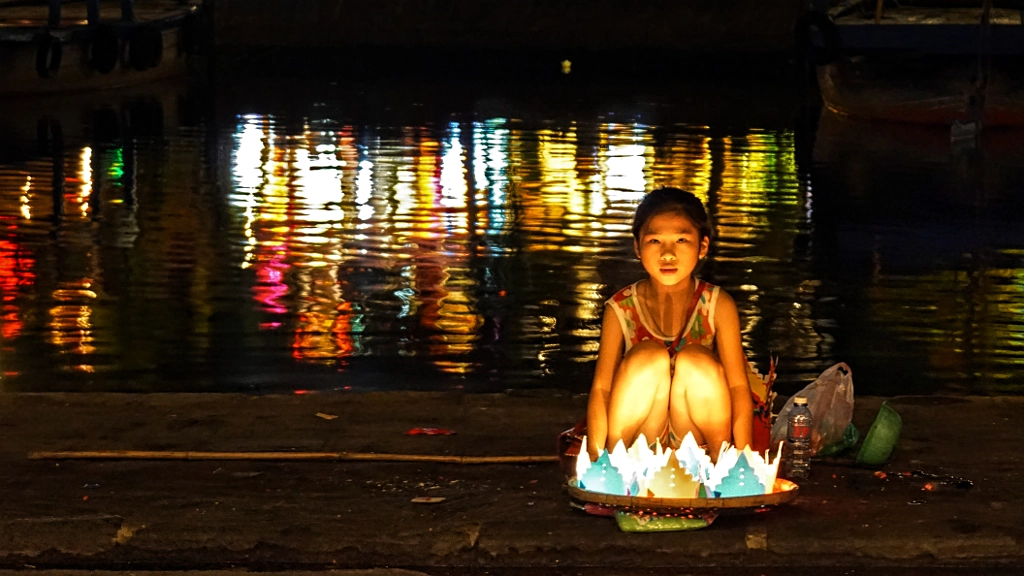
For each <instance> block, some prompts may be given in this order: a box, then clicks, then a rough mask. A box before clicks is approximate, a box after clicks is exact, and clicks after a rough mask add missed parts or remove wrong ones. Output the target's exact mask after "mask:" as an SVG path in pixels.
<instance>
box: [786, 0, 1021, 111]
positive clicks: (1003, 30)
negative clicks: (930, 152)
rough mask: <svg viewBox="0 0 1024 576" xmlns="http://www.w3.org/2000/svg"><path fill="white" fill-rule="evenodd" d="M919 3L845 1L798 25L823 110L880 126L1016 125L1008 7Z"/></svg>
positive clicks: (1015, 48) (1017, 28) (1017, 64)
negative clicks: (814, 70)
mask: <svg viewBox="0 0 1024 576" xmlns="http://www.w3.org/2000/svg"><path fill="white" fill-rule="evenodd" d="M923 4H925V2H916V3H914V5H910V2H904V3H903V4H902V5H900V6H898V7H892V6H888V5H887V4H884V3H883V2H875V0H859V1H858V0H848V1H846V2H842V3H840V4H838V5H835V6H832V7H831V8H829V9H828V12H827V15H826V13H825V12H818V13H814V14H811V13H809V15H808V16H809V17H807V18H805V19H804V20H802V23H803V29H802V30H801V29H799V28H798V33H801V34H802V36H803V37H804V38H805V42H806V44H807V46H808V48H809V54H810V55H811V57H812V59H813V60H816V62H815V63H816V64H818V66H817V77H818V85H819V87H820V91H821V97H822V100H823V103H824V105H825V106H826V107H827V108H829V109H830V110H832V111H834V112H837V113H840V114H844V115H848V116H854V117H861V118H872V119H878V120H887V121H898V122H910V123H920V124H945V125H951V124H954V123H966V122H979V123H981V124H984V125H986V126H995V125H1024V81H1022V80H1024V74H1022V72H1024V58H1022V56H1024V22H1022V17H1021V11H1020V10H1019V9H1018V7H1013V6H1010V4H1017V3H1014V2H1010V3H1003V5H997V6H993V5H991V3H987V4H989V5H988V6H979V3H978V2H973V3H972V4H973V6H968V5H965V4H967V3H965V2H960V3H957V2H953V1H952V0H945V1H934V2H928V3H927V4H928V5H923ZM997 4H999V3H997Z"/></svg>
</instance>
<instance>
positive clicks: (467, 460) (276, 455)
mask: <svg viewBox="0 0 1024 576" xmlns="http://www.w3.org/2000/svg"><path fill="white" fill-rule="evenodd" d="M28 458H29V460H250V461H253V460H257V461H274V460H288V461H324V460H326V461H347V462H436V463H440V464H542V463H546V462H558V456H553V455H551V456H549V455H544V456H437V455H420V454H377V453H367V452H194V451H174V450H98V451H95V450H94V451H89V450H85V451H65V452H45V451H39V452H29V453H28Z"/></svg>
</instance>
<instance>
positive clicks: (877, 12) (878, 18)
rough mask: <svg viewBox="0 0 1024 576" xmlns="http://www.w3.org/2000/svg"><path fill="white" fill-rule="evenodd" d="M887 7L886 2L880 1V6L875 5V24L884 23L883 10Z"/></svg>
mask: <svg viewBox="0 0 1024 576" xmlns="http://www.w3.org/2000/svg"><path fill="white" fill-rule="evenodd" d="M884 6H885V0H878V4H876V5H875V24H881V23H882V8H883V7H884Z"/></svg>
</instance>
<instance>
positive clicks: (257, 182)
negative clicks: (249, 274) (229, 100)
mask: <svg viewBox="0 0 1024 576" xmlns="http://www.w3.org/2000/svg"><path fill="white" fill-rule="evenodd" d="M262 124H263V119H262V117H260V116H253V115H251V116H247V117H246V121H245V124H243V125H242V126H241V128H240V130H239V132H238V134H236V135H235V140H237V142H238V144H237V147H236V148H235V153H234V158H233V160H234V166H233V167H232V175H233V176H234V180H235V192H234V193H233V194H231V195H230V197H229V198H228V202H229V203H231V204H232V205H234V206H238V207H241V208H242V209H243V214H242V215H243V217H244V218H245V222H244V223H243V224H242V233H243V235H245V244H244V245H243V247H242V248H243V250H244V252H245V255H244V256H243V258H242V263H241V267H242V268H248V267H249V266H250V265H251V264H252V259H253V251H254V250H255V248H256V236H255V234H254V233H253V223H254V222H255V221H256V213H255V208H256V192H257V191H258V190H259V189H260V188H261V187H262V186H263V183H264V172H263V153H264V150H265V149H266V146H265V140H264V134H263V128H262Z"/></svg>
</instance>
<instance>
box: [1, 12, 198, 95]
mask: <svg viewBox="0 0 1024 576" xmlns="http://www.w3.org/2000/svg"><path fill="white" fill-rule="evenodd" d="M154 4H155V3H154ZM163 4H165V5H167V6H164V7H163V9H162V10H159V11H155V10H152V9H150V10H149V11H148V12H145V11H140V12H142V16H150V15H151V14H152V13H154V12H155V14H152V16H153V17H151V18H145V19H144V18H140V19H138V20H137V21H134V22H124V21H120V20H101V21H99V22H97V23H94V24H89V23H87V21H86V20H85V18H84V17H82V18H79V17H78V16H79V15H76V14H74V13H73V12H72V13H70V14H68V12H70V11H69V10H65V18H64V19H62V21H61V23H60V25H58V26H48V25H46V23H45V21H44V20H45V19H44V18H41V17H40V18H24V19H19V18H17V15H11V14H3V11H0V95H12V94H47V93H60V92H78V91H87V90H102V89H110V88H120V87H124V86H132V85H138V84H144V83H148V82H153V81H156V80H160V79H164V78H170V77H173V76H179V75H183V74H184V73H185V72H186V70H187V68H188V64H187V61H188V58H189V55H190V53H192V52H193V51H194V47H195V45H196V38H195V37H194V34H195V30H196V28H195V27H196V26H197V24H196V23H197V21H198V5H194V4H193V5H188V4H185V5H182V4H180V3H177V2H174V3H173V4H169V3H168V2H163ZM70 6H75V5H73V4H72V5H70ZM41 8H44V9H45V7H41ZM3 16H7V17H6V18H5V17H3ZM42 16H45V14H43V15H42ZM104 34H106V37H104V36H103V35H104ZM143 37H144V38H143ZM139 38H143V39H142V40H140V39H139ZM157 38H159V41H157ZM103 40H105V41H106V42H107V44H106V45H105V46H103V48H104V49H105V50H106V58H107V63H106V65H105V66H104V65H100V64H98V59H97V58H96V54H97V53H99V49H98V48H97V46H100V43H101V41H103ZM143 40H145V42H143ZM143 44H145V45H146V51H147V53H146V54H145V60H144V61H143V60H140V56H139V55H140V54H143V50H142V48H134V50H135V54H134V55H133V54H132V50H133V48H132V46H136V47H139V46H142V45H143Z"/></svg>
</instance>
